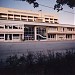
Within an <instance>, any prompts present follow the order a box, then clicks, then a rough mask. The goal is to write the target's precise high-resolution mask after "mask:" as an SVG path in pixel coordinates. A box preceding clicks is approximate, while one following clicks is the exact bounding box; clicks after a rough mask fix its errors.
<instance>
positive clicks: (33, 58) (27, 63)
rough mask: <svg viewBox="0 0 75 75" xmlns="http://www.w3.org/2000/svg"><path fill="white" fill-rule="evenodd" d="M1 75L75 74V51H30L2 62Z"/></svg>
mask: <svg viewBox="0 0 75 75" xmlns="http://www.w3.org/2000/svg"><path fill="white" fill-rule="evenodd" d="M0 66H1V67H0V75H75V52H74V51H66V52H65V53H59V52H57V53H54V52H53V53H52V52H51V51H48V53H47V54H44V53H43V52H38V53H35V54H34V53H33V52H29V51H28V53H27V55H24V54H23V55H22V56H20V57H18V56H17V55H14V56H9V57H8V58H7V59H6V61H5V62H3V61H2V60H1V62H0Z"/></svg>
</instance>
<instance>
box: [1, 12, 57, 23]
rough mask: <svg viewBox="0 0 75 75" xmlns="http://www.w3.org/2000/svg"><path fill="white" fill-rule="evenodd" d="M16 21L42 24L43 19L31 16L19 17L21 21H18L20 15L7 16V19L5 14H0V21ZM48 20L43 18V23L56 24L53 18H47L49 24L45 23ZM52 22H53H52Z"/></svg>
mask: <svg viewBox="0 0 75 75" xmlns="http://www.w3.org/2000/svg"><path fill="white" fill-rule="evenodd" d="M7 19H8V20H16V21H20V20H22V21H28V22H33V21H35V22H43V19H40V18H39V17H33V16H24V15H21V19H20V15H13V14H8V17H7V14H5V13H0V20H7ZM47 19H48V18H45V22H46V23H58V22H57V21H58V19H53V18H49V20H50V22H49V21H47ZM53 20H54V22H53Z"/></svg>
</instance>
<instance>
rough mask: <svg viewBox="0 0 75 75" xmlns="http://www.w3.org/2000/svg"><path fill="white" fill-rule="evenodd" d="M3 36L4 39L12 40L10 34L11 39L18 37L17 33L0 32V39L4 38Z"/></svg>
mask: <svg viewBox="0 0 75 75" xmlns="http://www.w3.org/2000/svg"><path fill="white" fill-rule="evenodd" d="M4 36H5V40H12V36H13V39H19V34H0V39H4Z"/></svg>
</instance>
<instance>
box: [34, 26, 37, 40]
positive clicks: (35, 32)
mask: <svg viewBox="0 0 75 75" xmlns="http://www.w3.org/2000/svg"><path fill="white" fill-rule="evenodd" d="M36 34H37V31H36V26H35V27H34V38H35V41H36V40H37V38H36Z"/></svg>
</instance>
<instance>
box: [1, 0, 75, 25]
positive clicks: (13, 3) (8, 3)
mask: <svg viewBox="0 0 75 75" xmlns="http://www.w3.org/2000/svg"><path fill="white" fill-rule="evenodd" d="M37 2H38V3H39V4H42V5H45V6H50V7H54V5H55V3H56V0H37ZM0 7H6V8H15V9H21V10H33V11H39V10H42V13H43V12H48V13H53V14H57V15H58V19H59V23H60V24H71V25H75V22H74V16H75V15H74V14H72V13H75V11H74V9H71V8H69V7H68V6H67V5H65V6H63V8H64V10H65V11H68V12H72V13H67V12H64V11H60V12H57V11H56V10H54V9H52V8H48V7H44V6H40V5H39V7H37V8H34V7H33V5H32V4H28V3H27V2H23V1H18V0H0Z"/></svg>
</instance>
